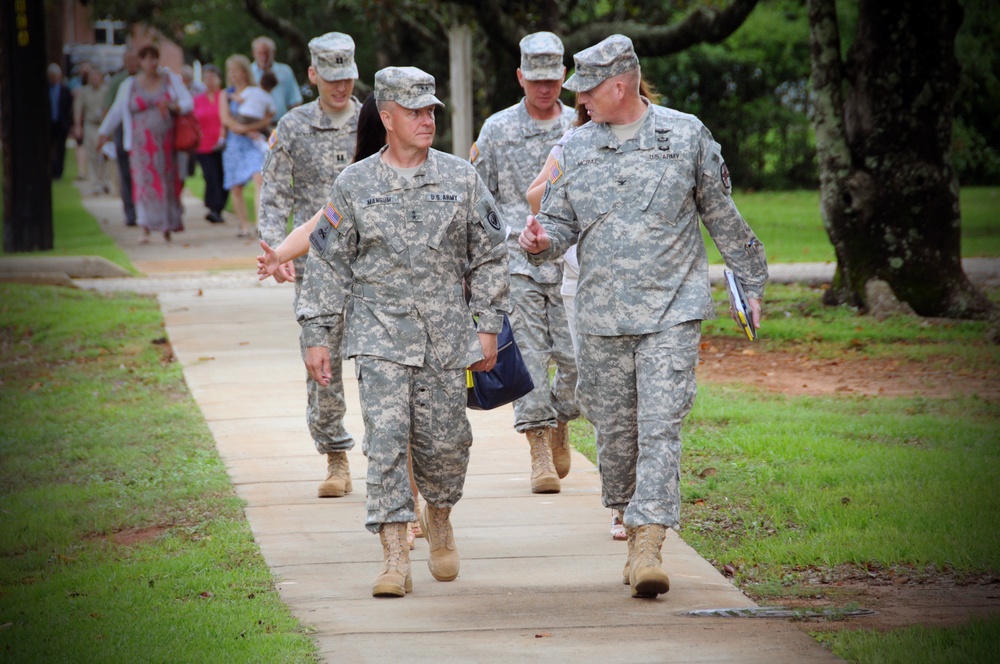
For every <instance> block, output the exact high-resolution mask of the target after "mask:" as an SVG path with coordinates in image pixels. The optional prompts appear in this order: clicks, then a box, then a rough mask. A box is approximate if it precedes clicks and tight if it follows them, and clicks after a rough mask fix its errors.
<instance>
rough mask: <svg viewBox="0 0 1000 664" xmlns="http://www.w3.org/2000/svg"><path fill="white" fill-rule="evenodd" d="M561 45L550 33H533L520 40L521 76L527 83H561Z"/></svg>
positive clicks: (563, 73)
mask: <svg viewBox="0 0 1000 664" xmlns="http://www.w3.org/2000/svg"><path fill="white" fill-rule="evenodd" d="M564 52H565V51H564V49H563V44H562V41H561V40H560V39H559V37H557V36H555V35H554V34H552V33H551V32H535V33H532V34H530V35H528V36H527V37H525V38H524V39H522V40H521V75H522V76H524V78H525V80H528V81H561V80H562V77H563V75H565V73H566V68H565V67H563V53H564Z"/></svg>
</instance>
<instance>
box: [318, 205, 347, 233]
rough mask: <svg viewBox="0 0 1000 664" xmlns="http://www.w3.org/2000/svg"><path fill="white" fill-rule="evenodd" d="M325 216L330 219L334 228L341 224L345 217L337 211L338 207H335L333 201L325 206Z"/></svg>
mask: <svg viewBox="0 0 1000 664" xmlns="http://www.w3.org/2000/svg"><path fill="white" fill-rule="evenodd" d="M323 216H324V217H326V218H327V219H328V220H329V221H330V225H331V226H333V227H334V228H337V227H339V226H340V220H341V219H343V218H344V217H343V216H342V215H341V214H340V212H338V211H337V208H335V207H333V203H327V204H326V207H325V208H323Z"/></svg>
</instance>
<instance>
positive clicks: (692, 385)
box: [670, 348, 698, 418]
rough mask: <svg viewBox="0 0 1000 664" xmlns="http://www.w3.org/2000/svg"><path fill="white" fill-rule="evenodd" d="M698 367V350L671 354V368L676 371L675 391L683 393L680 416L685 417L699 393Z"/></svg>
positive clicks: (691, 349)
mask: <svg viewBox="0 0 1000 664" xmlns="http://www.w3.org/2000/svg"><path fill="white" fill-rule="evenodd" d="M697 366H698V349H697V348H682V349H677V350H675V351H672V352H671V354H670V368H671V369H673V370H674V374H675V375H674V380H675V389H676V390H678V391H683V393H684V396H683V398H682V399H681V404H679V405H680V408H681V412H680V416H681V417H682V418H683V417H685V416H686V415H687V414H688V412H689V411H690V410H691V406H693V405H694V396H695V393H696V392H697V391H698V385H697V383H696V382H695V376H694V370H695V367H697Z"/></svg>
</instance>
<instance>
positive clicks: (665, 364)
mask: <svg viewBox="0 0 1000 664" xmlns="http://www.w3.org/2000/svg"><path fill="white" fill-rule="evenodd" d="M700 340H701V321H698V320H694V321H688V322H686V323H681V324H680V325H676V326H674V327H671V328H669V329H667V330H663V331H661V332H655V333H652V334H644V335H627V336H618V337H599V336H594V335H590V334H581V335H580V337H579V343H580V354H579V358H578V362H579V367H580V382H579V384H578V385H577V397H578V399H579V401H580V407H581V408H582V409H583V412H584V414H585V415H586V417H587V419H589V420H590V422H591V423H592V424H593V425H594V428H595V430H596V432H597V460H598V463H597V467H598V470H599V472H600V475H601V500H602V502H603V503H604V506H605V507H610V508H614V509H619V510H623V511H624V512H625V517H624V523H625V526H626V527H627V528H636V527H638V526H644V525H649V524H660V525H663V526H667V527H668V528H676V527H677V526H678V524H679V521H680V498H681V495H680V460H681V422H682V421H683V420H684V418H685V417H686V416H687V414H688V413H689V412H690V411H691V406H692V405H693V404H694V397H695V391H696V389H697V386H696V384H695V375H694V369H695V366H696V365H697V363H698V344H699V342H700Z"/></svg>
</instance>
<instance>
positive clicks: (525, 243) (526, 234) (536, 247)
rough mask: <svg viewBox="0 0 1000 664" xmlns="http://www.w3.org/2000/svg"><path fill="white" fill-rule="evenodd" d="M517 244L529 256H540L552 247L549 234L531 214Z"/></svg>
mask: <svg viewBox="0 0 1000 664" xmlns="http://www.w3.org/2000/svg"><path fill="white" fill-rule="evenodd" d="M517 243H518V244H519V245H521V248H522V249H524V250H525V251H527V252H528V253H529V254H540V253H542V252H543V251H545V250H546V249H548V248H549V246H551V244H552V241H551V240H550V239H549V234H548V233H546V232H545V229H544V228H542V225H541V224H540V223H538V220H537V219H535V215H533V214H529V215H528V219H527V223H526V224H525V226H524V230H523V231H521V235H520V236H518V238H517Z"/></svg>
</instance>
